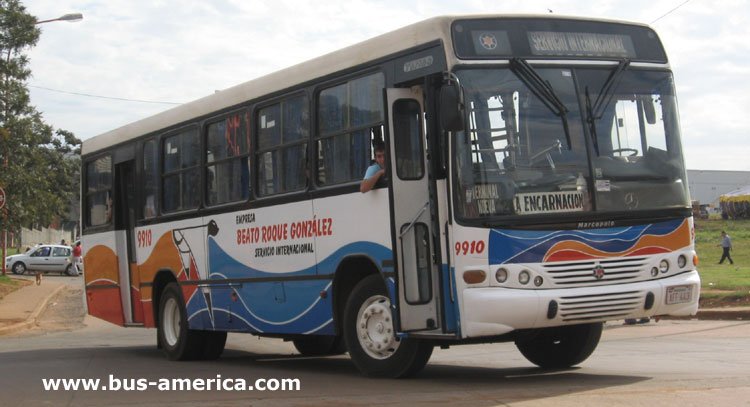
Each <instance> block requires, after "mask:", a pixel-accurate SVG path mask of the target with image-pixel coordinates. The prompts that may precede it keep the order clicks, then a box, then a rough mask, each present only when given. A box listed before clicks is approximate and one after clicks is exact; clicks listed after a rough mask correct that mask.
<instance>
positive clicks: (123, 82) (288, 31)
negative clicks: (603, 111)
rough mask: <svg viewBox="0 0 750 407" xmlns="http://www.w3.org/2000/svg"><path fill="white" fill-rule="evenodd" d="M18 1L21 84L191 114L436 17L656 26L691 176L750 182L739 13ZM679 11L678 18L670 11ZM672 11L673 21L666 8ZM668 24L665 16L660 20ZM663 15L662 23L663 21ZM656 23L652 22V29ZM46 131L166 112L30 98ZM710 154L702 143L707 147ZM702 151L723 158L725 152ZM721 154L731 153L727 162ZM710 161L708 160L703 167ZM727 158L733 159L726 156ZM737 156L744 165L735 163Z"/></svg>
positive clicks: (359, 2)
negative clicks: (556, 17)
mask: <svg viewBox="0 0 750 407" xmlns="http://www.w3.org/2000/svg"><path fill="white" fill-rule="evenodd" d="M682 3H683V1H681V0H674V1H668V2H655V1H651V0H594V1H590V2H570V1H567V0H547V1H538V0H525V1H522V0H509V1H503V2H498V1H496V0H493V1H485V0H459V1H448V0H437V1H427V0H416V1H411V2H404V1H395V0H385V1H366V0H351V1H347V2H341V1H322V0H321V1H315V2H313V1H292V0H217V1H210V2H207V1H195V0H185V1H178V0H158V1H149V2H134V1H128V0H108V1H95V0H54V1H53V0H27V1H25V2H24V4H25V5H26V7H27V9H28V10H29V11H30V12H31V13H32V14H34V15H37V16H38V17H39V18H53V17H55V16H59V15H62V14H65V13H67V12H81V13H83V14H84V20H83V21H81V22H79V23H64V22H55V23H49V24H44V25H43V26H41V28H42V30H43V34H42V38H41V39H40V41H39V44H38V46H37V47H36V48H34V49H33V50H32V51H31V52H30V57H31V58H32V69H33V72H34V77H33V79H32V80H31V81H30V84H31V85H36V86H43V87H48V88H53V89H61V90H66V91H72V92H79V93H88V94H97V95H106V96H113V97H120V98H130V99H140V100H153V101H174V102H188V101H191V100H194V99H197V98H199V97H202V96H205V95H208V94H211V93H213V92H214V91H215V90H219V89H225V88H228V87H231V86H233V85H236V84H239V83H242V82H244V81H247V80H250V79H253V78H256V77H259V76H262V75H264V74H267V73H270V72H273V71H276V70H279V69H281V68H284V67H287V66H290V65H293V64H297V63H300V62H302V61H305V60H308V59H311V58H314V57H316V56H319V55H322V54H325V53H328V52H331V51H334V50H336V49H339V48H342V47H345V46H348V45H352V44H355V43H357V42H359V41H362V40H365V39H367V38H371V37H373V36H376V35H379V34H382V33H385V32H387V31H391V30H393V29H396V28H398V27H401V26H404V25H407V24H410V23H414V22H416V21H419V20H422V19H425V18H429V17H432V16H436V15H442V14H465V13H538V14H544V13H548V9H551V10H552V11H553V12H554V13H555V14H564V15H581V16H589V17H601V18H610V19H624V20H630V21H636V22H642V23H647V24H648V23H651V22H652V21H654V20H657V19H658V21H656V22H655V23H654V28H655V29H656V30H657V32H658V33H659V36H660V38H661V40H662V42H663V43H664V45H665V47H666V49H667V53H668V55H669V58H670V61H671V64H672V67H673V70H674V72H675V80H676V86H677V90H678V97H679V103H680V109H681V118H682V128H683V137H684V145H685V151H686V157H687V163H688V167H690V168H699V169H743V170H750V160H747V159H746V156H747V153H748V151H747V148H746V147H745V145H746V144H748V143H746V142H744V139H745V138H746V137H747V133H748V128H750V123H748V120H750V119H748V118H750V115H748V114H747V113H746V112H745V109H746V107H747V106H750V99H749V97H748V96H747V95H748V94H750V89H748V85H747V84H746V82H747V78H748V73H749V71H748V70H749V69H750V68H747V67H748V66H750V42H748V41H747V38H750V4H748V3H749V2H748V1H747V0H723V1H722V2H720V3H715V2H706V1H700V0H692V1H690V2H688V3H686V4H682ZM681 4H682V5H681ZM677 6H680V7H679V8H678V9H676V10H674V11H672V10H673V9H674V8H675V7H677ZM665 14H666V16H664V15H665ZM662 16H664V17H662ZM660 17H661V18H660ZM31 95H32V102H33V103H34V104H35V105H36V106H37V107H38V108H39V109H40V110H42V111H43V112H44V115H45V118H46V120H47V121H48V122H49V123H51V124H52V125H53V126H54V127H58V128H64V129H67V130H71V131H73V132H74V133H76V135H77V136H78V137H81V138H84V139H85V138H89V137H92V136H94V135H96V134H99V133H102V132H105V131H108V130H111V129H114V128H116V127H119V126H122V125H124V124H126V123H129V122H132V121H135V120H138V119H141V118H143V117H146V116H149V115H152V114H155V113H157V112H159V111H162V110H165V109H168V108H170V107H171V105H166V104H147V103H133V102H123V101H115V100H106V99H96V98H87V97H82V96H74V95H67V94H59V93H55V92H51V91H48V90H43V89H38V88H32V89H31ZM712 143H713V144H712ZM707 145H713V146H723V148H719V147H712V148H707ZM729 151H731V153H728V152H729ZM709 152H710V154H709ZM730 154H736V155H737V157H734V156H732V157H733V158H731V159H725V158H728V157H730ZM740 154H745V158H742V157H741V156H739V155H740Z"/></svg>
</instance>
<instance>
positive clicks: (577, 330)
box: [516, 322, 603, 368]
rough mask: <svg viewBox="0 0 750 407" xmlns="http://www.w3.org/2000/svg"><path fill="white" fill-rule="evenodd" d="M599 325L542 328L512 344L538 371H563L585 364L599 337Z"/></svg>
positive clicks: (600, 334) (600, 325)
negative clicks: (540, 369)
mask: <svg viewBox="0 0 750 407" xmlns="http://www.w3.org/2000/svg"><path fill="white" fill-rule="evenodd" d="M602 327H603V324H602V323H601V322H598V323H593V324H583V325H570V326H560V327H554V328H543V329H539V330H537V331H536V332H533V333H531V334H530V335H529V336H524V337H522V338H519V339H517V340H516V346H517V347H518V350H520V351H521V353H522V354H523V356H524V357H525V358H526V359H528V360H529V362H531V363H533V364H535V365H537V366H539V367H542V368H567V367H571V366H574V365H577V364H579V363H581V362H583V361H584V360H586V359H587V358H588V357H589V356H591V354H592V353H593V352H594V349H596V346H597V345H598V344H599V339H600V338H601V336H602Z"/></svg>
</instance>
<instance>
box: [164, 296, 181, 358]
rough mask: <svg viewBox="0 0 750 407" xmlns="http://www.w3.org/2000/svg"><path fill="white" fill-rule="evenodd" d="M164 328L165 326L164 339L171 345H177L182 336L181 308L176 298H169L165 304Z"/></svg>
mask: <svg viewBox="0 0 750 407" xmlns="http://www.w3.org/2000/svg"><path fill="white" fill-rule="evenodd" d="M162 321H163V322H162V328H164V339H165V340H166V341H167V344H168V345H169V346H175V345H177V339H178V338H179V337H180V322H181V321H180V308H179V307H178V305H177V301H176V300H175V299H174V298H170V299H168V300H167V303H166V304H164V315H162Z"/></svg>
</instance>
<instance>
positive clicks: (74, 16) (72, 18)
mask: <svg viewBox="0 0 750 407" xmlns="http://www.w3.org/2000/svg"><path fill="white" fill-rule="evenodd" d="M81 20H83V14H81V13H68V14H63V15H62V16H60V17H57V18H52V19H49V20H41V21H37V22H36V23H34V25H39V24H44V23H51V22H53V21H67V22H69V23H75V22H78V21H81ZM8 61H9V62H10V52H8ZM3 158H4V159H3V168H7V167H8V153H7V151H6V152H5V157H3ZM6 199H7V197H6ZM2 211H3V236H2V239H3V245H2V246H3V256H2V257H0V260H2V261H0V263H2V271H3V275H5V273H6V270H5V256H6V255H7V254H8V208H2Z"/></svg>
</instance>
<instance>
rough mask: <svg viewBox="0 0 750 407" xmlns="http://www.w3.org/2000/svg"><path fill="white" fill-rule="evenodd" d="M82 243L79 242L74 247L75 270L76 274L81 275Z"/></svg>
mask: <svg viewBox="0 0 750 407" xmlns="http://www.w3.org/2000/svg"><path fill="white" fill-rule="evenodd" d="M80 264H81V241H80V240H79V241H77V242H76V245H75V247H73V269H74V270H75V274H76V275H79V274H80V273H81V267H80Z"/></svg>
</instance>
